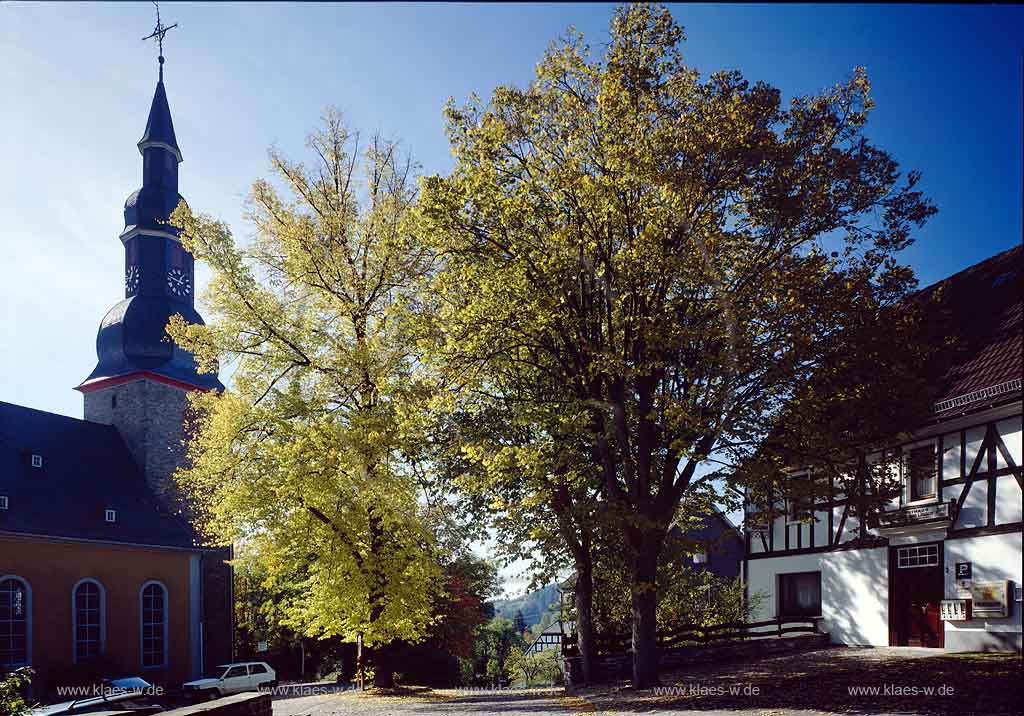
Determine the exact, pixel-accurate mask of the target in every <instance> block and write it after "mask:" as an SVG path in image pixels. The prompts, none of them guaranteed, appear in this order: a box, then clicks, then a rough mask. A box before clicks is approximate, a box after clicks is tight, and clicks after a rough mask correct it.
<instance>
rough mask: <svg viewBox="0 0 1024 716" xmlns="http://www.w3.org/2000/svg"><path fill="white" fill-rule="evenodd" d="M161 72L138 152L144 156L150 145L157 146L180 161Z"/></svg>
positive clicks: (179, 151)
mask: <svg viewBox="0 0 1024 716" xmlns="http://www.w3.org/2000/svg"><path fill="white" fill-rule="evenodd" d="M160 59H161V60H162V59H163V58H162V57H161V58H160ZM162 74H163V73H161V77H160V80H159V81H158V82H157V83H156V92H154V93H153V103H152V104H151V105H150V107H149V119H147V120H146V131H145V132H143V133H142V139H140V140H139V152H141V153H142V154H143V156H145V152H146V150H147V149H149V148H150V147H159V148H160V149H165V150H167V151H169V152H170V153H171V154H173V155H174V158H175V159H176V160H177V161H178V162H179V163H180V162H181V150H180V149H179V148H178V139H177V137H175V136H174V122H173V121H172V120H171V107H170V105H169V104H168V103H167V90H166V89H165V88H164V80H163V76H162Z"/></svg>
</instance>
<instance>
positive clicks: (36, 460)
mask: <svg viewBox="0 0 1024 716" xmlns="http://www.w3.org/2000/svg"><path fill="white" fill-rule="evenodd" d="M42 466H43V456H42V455H33V456H32V467H42Z"/></svg>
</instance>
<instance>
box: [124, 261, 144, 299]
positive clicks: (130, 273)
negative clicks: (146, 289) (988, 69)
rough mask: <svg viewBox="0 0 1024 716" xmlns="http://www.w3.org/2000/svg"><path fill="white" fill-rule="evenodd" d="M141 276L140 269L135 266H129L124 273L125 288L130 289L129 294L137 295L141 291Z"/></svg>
mask: <svg viewBox="0 0 1024 716" xmlns="http://www.w3.org/2000/svg"><path fill="white" fill-rule="evenodd" d="M140 276H141V272H140V271H139V267H138V266H135V265H132V266H129V267H128V270H127V271H125V272H124V287H125V288H126V289H128V293H135V292H136V291H138V290H139V278H140Z"/></svg>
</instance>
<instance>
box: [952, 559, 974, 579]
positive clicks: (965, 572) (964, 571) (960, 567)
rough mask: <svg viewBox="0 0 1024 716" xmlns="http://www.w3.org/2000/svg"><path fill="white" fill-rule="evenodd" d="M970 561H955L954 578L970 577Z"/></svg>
mask: <svg viewBox="0 0 1024 716" xmlns="http://www.w3.org/2000/svg"><path fill="white" fill-rule="evenodd" d="M971 566H972V563H971V562H957V563H956V578H957V579H970V578H971Z"/></svg>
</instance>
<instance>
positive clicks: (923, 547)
mask: <svg viewBox="0 0 1024 716" xmlns="http://www.w3.org/2000/svg"><path fill="white" fill-rule="evenodd" d="M940 546H941V545H940V543H938V542H928V543H927V544H908V545H903V546H901V547H897V548H896V569H922V568H925V567H938V566H939V556H940V555H939V548H940ZM933 553H934V556H935V561H934V562H931V561H930V560H929V558H930V557H931V556H932V555H933ZM904 557H906V561H907V564H903V561H904V559H903V558H904ZM911 557H913V558H914V559H917V560H921V559H922V558H924V559H926V560H929V561H928V562H927V564H909V562H910V559H911Z"/></svg>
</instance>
